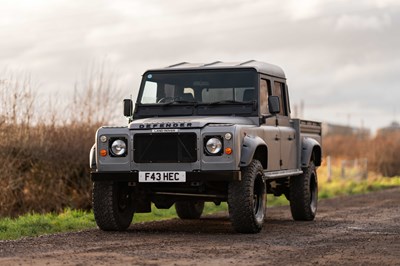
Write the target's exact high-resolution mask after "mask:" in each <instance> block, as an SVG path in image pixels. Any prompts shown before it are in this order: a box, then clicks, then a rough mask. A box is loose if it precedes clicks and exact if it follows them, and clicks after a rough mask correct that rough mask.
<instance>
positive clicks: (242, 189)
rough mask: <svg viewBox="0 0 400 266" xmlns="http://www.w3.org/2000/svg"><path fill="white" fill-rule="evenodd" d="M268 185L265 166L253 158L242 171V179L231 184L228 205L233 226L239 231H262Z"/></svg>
mask: <svg viewBox="0 0 400 266" xmlns="http://www.w3.org/2000/svg"><path fill="white" fill-rule="evenodd" d="M265 193H266V186H265V182H264V179H263V167H262V165H261V163H260V161H258V160H253V161H251V163H250V164H249V165H248V166H247V167H246V168H245V169H243V171H242V180H241V181H233V182H231V183H230V184H229V190H228V207H229V217H230V220H231V222H232V225H233V228H234V229H235V231H236V232H238V233H247V234H249V233H252V234H254V233H258V232H260V231H261V229H262V226H263V222H264V217H265V210H266V194H265Z"/></svg>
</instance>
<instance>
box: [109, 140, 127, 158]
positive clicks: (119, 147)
mask: <svg viewBox="0 0 400 266" xmlns="http://www.w3.org/2000/svg"><path fill="white" fill-rule="evenodd" d="M111 151H112V153H113V154H114V155H116V156H122V155H124V154H125V152H126V143H125V141H123V140H121V139H117V140H114V142H113V143H112V144H111Z"/></svg>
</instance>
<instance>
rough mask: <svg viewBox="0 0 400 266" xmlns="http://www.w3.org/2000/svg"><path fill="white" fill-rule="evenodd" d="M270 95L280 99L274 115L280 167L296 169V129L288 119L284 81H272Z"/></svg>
mask: <svg viewBox="0 0 400 266" xmlns="http://www.w3.org/2000/svg"><path fill="white" fill-rule="evenodd" d="M272 95H274V96H278V97H279V101H280V113H279V114H277V115H276V124H277V125H278V128H279V133H280V154H281V157H280V169H281V170H288V169H296V167H297V150H296V148H297V146H296V130H295V129H294V127H293V125H292V123H291V121H290V116H289V115H290V110H289V101H288V94H287V87H286V86H285V83H284V82H280V81H274V86H273V89H272Z"/></svg>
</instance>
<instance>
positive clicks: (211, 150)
mask: <svg viewBox="0 0 400 266" xmlns="http://www.w3.org/2000/svg"><path fill="white" fill-rule="evenodd" d="M222 148H223V145H222V139H221V138H220V137H209V138H206V143H205V150H206V153H207V154H208V155H221V154H222V151H223V149H222Z"/></svg>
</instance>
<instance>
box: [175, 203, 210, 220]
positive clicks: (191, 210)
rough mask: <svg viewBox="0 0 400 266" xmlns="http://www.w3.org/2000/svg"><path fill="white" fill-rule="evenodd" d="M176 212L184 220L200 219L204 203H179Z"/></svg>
mask: <svg viewBox="0 0 400 266" xmlns="http://www.w3.org/2000/svg"><path fill="white" fill-rule="evenodd" d="M175 210H176V214H177V215H178V217H179V218H181V219H183V220H194V219H199V218H200V216H201V214H202V213H203V210H204V201H178V202H176V203H175Z"/></svg>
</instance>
